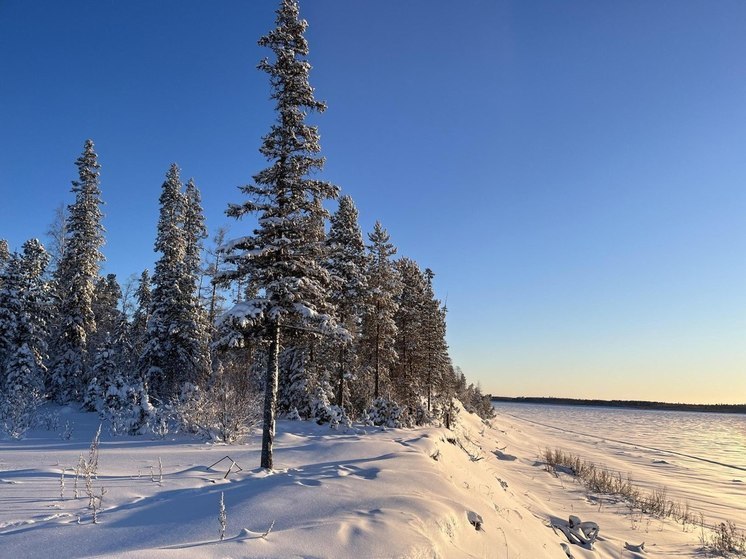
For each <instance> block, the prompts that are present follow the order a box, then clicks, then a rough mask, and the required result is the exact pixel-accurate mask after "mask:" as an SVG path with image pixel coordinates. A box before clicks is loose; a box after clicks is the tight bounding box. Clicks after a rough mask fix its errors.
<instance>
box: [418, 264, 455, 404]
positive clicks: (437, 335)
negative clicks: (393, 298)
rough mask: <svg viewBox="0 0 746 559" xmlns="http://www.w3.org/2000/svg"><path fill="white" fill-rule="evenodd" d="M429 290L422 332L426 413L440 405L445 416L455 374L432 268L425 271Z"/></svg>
mask: <svg viewBox="0 0 746 559" xmlns="http://www.w3.org/2000/svg"><path fill="white" fill-rule="evenodd" d="M425 277H426V278H427V290H426V292H425V306H424V309H423V316H422V329H423V334H424V339H425V347H424V350H425V359H426V363H425V365H426V371H427V376H426V378H425V379H424V381H425V387H426V393H427V410H428V412H432V411H433V406H434V405H437V407H438V409H439V410H440V411H441V412H442V411H443V410H445V409H446V408H447V407H449V406H450V400H451V398H452V396H453V384H454V380H455V379H454V374H453V366H452V365H451V357H450V356H449V355H448V343H447V342H446V313H447V309H446V307H445V305H442V304H441V302H440V301H439V300H438V299H437V298H436V297H435V292H434V290H433V278H434V277H435V274H434V273H433V271H432V270H430V269H429V268H426V269H425Z"/></svg>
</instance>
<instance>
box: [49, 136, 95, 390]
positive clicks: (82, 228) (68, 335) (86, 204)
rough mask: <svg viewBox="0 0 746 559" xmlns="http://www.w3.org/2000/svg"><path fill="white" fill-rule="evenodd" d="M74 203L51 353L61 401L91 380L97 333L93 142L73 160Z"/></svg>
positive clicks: (53, 379) (54, 383)
mask: <svg viewBox="0 0 746 559" xmlns="http://www.w3.org/2000/svg"><path fill="white" fill-rule="evenodd" d="M76 165H77V167H78V175H79V178H78V180H77V181H73V188H72V192H73V193H75V202H74V203H73V204H72V205H70V206H69V207H68V212H69V213H68V218H67V225H66V229H67V238H66V241H65V251H64V254H63V255H62V259H61V260H60V262H59V266H58V270H57V274H56V276H57V277H56V280H57V281H56V292H57V294H56V296H57V299H58V304H57V313H56V314H57V316H56V318H55V323H56V324H55V326H56V328H55V331H54V333H53V337H52V344H51V347H50V354H51V355H52V356H53V358H52V360H51V362H50V366H49V370H50V377H51V378H50V391H51V394H52V396H53V397H54V398H55V399H56V400H57V401H58V402H61V403H65V402H70V401H76V400H80V399H81V398H82V396H83V390H84V388H85V387H86V386H87V385H88V382H89V380H90V374H89V373H90V371H89V359H88V336H90V335H91V333H92V332H94V331H95V330H96V322H95V318H94V314H93V298H94V290H95V283H96V280H97V278H98V273H99V263H100V262H101V261H103V260H104V256H103V254H102V253H101V247H102V246H103V244H104V228H103V226H102V225H101V218H102V215H103V214H102V212H101V205H102V204H103V202H102V201H101V190H100V188H99V168H100V165H99V164H98V159H97V156H96V152H95V151H94V149H93V142H92V141H91V140H87V141H86V142H85V146H84V148H83V154H82V155H81V156H80V157H79V158H78V159H77V161H76Z"/></svg>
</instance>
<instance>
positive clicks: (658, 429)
mask: <svg viewBox="0 0 746 559" xmlns="http://www.w3.org/2000/svg"><path fill="white" fill-rule="evenodd" d="M493 406H494V407H495V409H497V410H501V411H503V412H505V413H508V414H512V415H515V416H517V417H521V418H523V419H527V420H531V421H534V422H537V423H541V424H544V425H551V426H554V427H561V428H563V429H565V430H578V431H580V432H582V433H584V434H586V435H588V434H595V435H596V436H597V437H599V438H601V439H606V440H612V439H614V440H615V441H620V442H624V443H628V444H631V445H636V446H645V447H649V448H652V449H656V450H662V451H666V452H670V453H680V454H685V455H686V456H687V457H690V458H693V459H701V460H708V461H712V462H716V463H718V464H722V465H723V467H728V468H729V469H730V470H731V471H732V472H733V474H734V475H736V472H737V471H739V470H740V471H742V472H746V415H740V414H721V413H700V412H676V411H657V410H635V409H624V408H604V407H581V406H555V405H538V404H515V403H509V402H506V403H503V402H495V403H494V404H493ZM741 475H744V476H746V473H744V474H741Z"/></svg>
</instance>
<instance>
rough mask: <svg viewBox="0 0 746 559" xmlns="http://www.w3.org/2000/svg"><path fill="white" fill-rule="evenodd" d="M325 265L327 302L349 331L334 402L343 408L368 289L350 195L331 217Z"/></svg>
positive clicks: (341, 352)
mask: <svg viewBox="0 0 746 559" xmlns="http://www.w3.org/2000/svg"><path fill="white" fill-rule="evenodd" d="M327 247H328V248H327V252H328V263H327V267H328V269H329V273H330V275H331V289H330V295H329V298H330V301H331V303H332V305H333V306H334V308H335V309H336V313H337V319H338V321H339V323H340V324H341V325H342V326H344V327H345V328H346V329H347V330H348V332H350V340H349V341H348V342H343V343H341V344H338V345H339V357H338V360H339V369H338V373H337V386H336V400H337V405H338V406H340V407H342V406H343V405H344V400H345V392H346V390H347V388H346V386H345V380H346V379H347V378H352V377H353V376H354V374H355V370H356V369H357V367H356V363H355V362H356V358H355V357H356V355H355V349H357V348H356V344H357V342H358V341H359V338H360V325H361V319H362V314H363V309H364V308H365V295H366V290H367V287H368V281H367V277H366V267H367V256H366V254H365V243H364V242H363V234H362V232H361V230H360V225H359V223H358V211H357V208H356V207H355V203H354V202H353V201H352V198H350V197H349V196H342V197H341V198H340V199H339V207H338V208H337V211H336V212H335V213H334V214H333V215H332V216H331V219H330V228H329V236H328V238H327Z"/></svg>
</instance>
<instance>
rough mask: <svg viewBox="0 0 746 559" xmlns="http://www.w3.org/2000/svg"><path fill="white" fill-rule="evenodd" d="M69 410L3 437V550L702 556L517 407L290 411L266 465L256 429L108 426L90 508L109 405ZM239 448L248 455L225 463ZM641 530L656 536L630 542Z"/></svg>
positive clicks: (690, 537) (691, 536) (690, 535)
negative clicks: (395, 420) (213, 434)
mask: <svg viewBox="0 0 746 559" xmlns="http://www.w3.org/2000/svg"><path fill="white" fill-rule="evenodd" d="M59 412H60V419H61V423H62V424H65V423H68V424H72V425H73V427H72V437H71V438H70V439H69V440H62V439H61V438H60V436H59V434H58V433H56V432H53V431H33V432H30V433H29V434H28V436H27V438H26V439H25V440H22V441H2V442H0V501H1V502H2V507H0V546H1V549H2V550H3V553H2V554H3V555H4V556H7V557H23V558H35V557H49V556H50V550H54V555H56V556H60V557H71V558H72V557H130V558H132V557H143V558H146V557H147V558H195V557H205V558H226V557H236V558H238V557H257V558H260V557H261V558H264V557H266V558H291V557H303V558H316V557H318V558H322V557H324V558H325V557H329V558H341V557H355V558H356V559H363V558H378V557H406V558H413V559H414V558H425V557H428V558H429V557H438V558H464V557H485V558H487V557H489V558H492V557H506V558H507V557H510V558H513V559H515V558H519V557H521V558H524V559H538V558H545V557H546V558H555V557H556V558H557V559H563V558H565V559H566V558H567V557H568V555H567V553H568V551H569V553H571V554H572V555H573V556H574V557H576V558H578V559H580V558H583V557H595V558H600V559H606V558H609V559H611V558H615V559H616V558H619V557H656V556H657V557H701V556H702V550H701V545H700V543H699V539H700V534H699V532H698V531H697V530H696V529H695V528H692V527H689V528H687V529H682V527H681V526H680V525H677V524H675V523H674V522H672V521H667V520H659V519H655V518H652V517H646V516H644V515H642V514H640V513H638V512H635V511H631V510H629V509H628V508H627V507H626V506H625V504H624V503H622V502H615V501H614V499H612V498H607V497H602V496H597V495H592V494H590V493H588V491H587V490H586V489H585V488H583V487H582V486H580V485H579V484H577V483H575V482H574V481H573V480H572V479H571V478H570V477H567V476H560V477H555V476H553V475H551V474H550V473H548V472H546V471H545V469H544V467H543V464H542V463H541V460H540V458H539V457H540V455H541V453H542V451H543V450H544V449H545V448H553V447H555V446H557V444H560V446H561V443H562V442H563V441H560V443H558V441H557V440H556V439H553V438H549V437H548V436H547V434H546V433H544V432H542V431H541V430H540V429H539V428H537V427H536V426H534V425H531V424H530V423H528V422H522V421H521V420H519V419H517V418H514V417H510V416H501V415H498V416H497V417H496V418H495V419H493V420H491V421H490V422H488V423H485V422H482V421H481V420H480V419H479V418H478V417H476V416H474V415H470V414H468V413H466V412H464V411H461V413H460V420H459V424H458V426H456V427H455V428H454V429H453V430H447V429H444V428H435V427H430V428H422V429H413V430H405V429H389V430H381V429H376V428H371V427H357V428H354V429H351V430H348V431H346V432H336V431H332V430H330V429H329V428H328V426H319V425H315V424H313V423H309V422H293V421H281V422H279V424H278V435H277V441H276V443H277V446H276V455H275V460H276V465H277V469H276V470H274V471H272V472H265V471H263V470H260V469H259V468H256V467H255V466H256V465H257V464H258V462H259V448H258V446H259V445H258V439H257V438H253V439H251V440H250V441H249V444H247V445H216V444H205V443H202V442H199V441H195V440H193V439H189V438H186V437H179V436H177V437H166V438H165V439H163V440H150V439H148V438H146V437H111V436H108V435H106V434H105V433H104V435H102V442H101V445H100V453H99V465H98V476H97V477H96V478H94V479H92V483H91V489H92V493H93V494H94V495H100V494H101V490H102V489H103V497H102V498H101V503H100V509H101V512H100V513H99V514H98V523H97V524H93V522H92V515H91V511H90V510H89V508H88V507H87V505H88V502H89V497H88V496H87V495H86V487H85V482H84V480H83V479H82V478H80V479H78V481H77V494H78V498H77V499H76V498H75V492H76V489H75V485H76V484H75V472H74V470H75V466H76V464H77V462H78V460H79V456H80V455H81V454H83V455H84V456H85V457H87V455H88V446H89V444H90V440H91V438H92V436H93V434H94V432H95V430H96V428H97V426H98V423H97V419H96V416H95V414H82V413H78V412H73V411H71V410H70V409H69V408H63V409H61V410H60V411H59ZM60 430H62V429H60ZM569 442H571V441H564V443H569ZM569 450H572V449H569ZM226 456H228V457H230V459H229V460H224V461H222V462H220V463H219V464H217V465H216V466H214V467H213V468H208V466H210V465H212V464H213V463H215V462H218V461H219V460H220V459H221V458H223V457H226ZM232 461H235V463H236V466H237V467H236V466H234V467H232V468H231V473H230V474H228V475H227V477H226V475H225V474H226V472H227V471H228V468H229V467H230V466H231V462H232ZM238 467H240V468H242V469H241V470H240V471H237V470H238ZM63 470H64V471H65V475H64V477H63V476H62V472H63ZM633 474H634V472H633ZM671 482H672V483H674V484H676V483H682V484H685V480H676V479H672V480H671ZM221 495H222V496H223V501H224V503H225V510H226V519H225V523H226V528H225V537H224V539H223V540H222V541H221V540H220V522H219V518H218V517H219V503H220V500H221ZM712 498H713V500H715V499H717V497H716V496H714V495H713V497H712ZM569 515H576V516H578V517H580V518H581V519H582V520H589V521H593V522H596V523H598V524H599V526H600V532H599V537H598V539H597V541H596V542H595V544H594V546H593V548H594V549H593V550H590V549H585V548H583V547H581V546H579V545H572V544H570V542H568V539H567V537H566V536H565V535H564V534H563V533H562V531H561V530H557V529H553V528H552V524H555V525H558V524H559V525H562V524H563V523H564V524H566V523H567V520H568V517H569ZM267 532H268V533H267ZM642 541H645V542H646V545H645V552H638V551H633V550H630V549H626V548H625V542H629V543H630V544H632V545H631V546H629V547H632V548H633V549H634V546H635V545H639V544H640V543H641V542H642ZM563 544H566V545H563ZM565 549H567V550H568V551H566V550H565Z"/></svg>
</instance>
